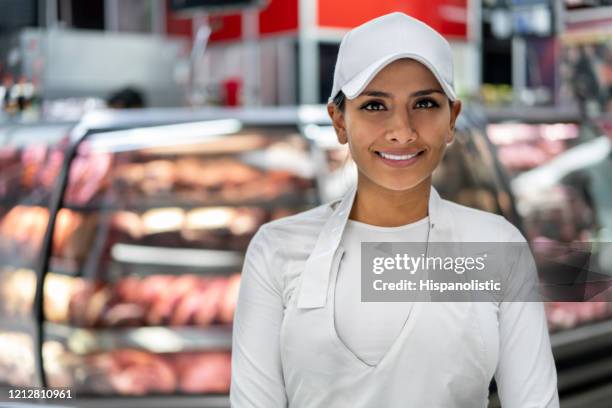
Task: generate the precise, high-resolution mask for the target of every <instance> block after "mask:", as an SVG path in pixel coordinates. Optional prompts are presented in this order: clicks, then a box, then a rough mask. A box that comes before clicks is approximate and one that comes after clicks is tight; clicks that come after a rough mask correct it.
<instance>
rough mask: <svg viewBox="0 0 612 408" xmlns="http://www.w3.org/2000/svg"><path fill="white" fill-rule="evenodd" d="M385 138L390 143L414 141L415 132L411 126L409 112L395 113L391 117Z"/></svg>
mask: <svg viewBox="0 0 612 408" xmlns="http://www.w3.org/2000/svg"><path fill="white" fill-rule="evenodd" d="M385 138H386V139H387V141H388V142H391V143H411V142H413V141H415V140H416V138H417V132H416V130H415V129H414V127H413V121H412V118H411V117H410V113H408V112H405V111H402V112H398V113H396V114H395V115H394V116H393V118H392V119H391V122H390V124H389V129H388V131H387V132H386V134H385Z"/></svg>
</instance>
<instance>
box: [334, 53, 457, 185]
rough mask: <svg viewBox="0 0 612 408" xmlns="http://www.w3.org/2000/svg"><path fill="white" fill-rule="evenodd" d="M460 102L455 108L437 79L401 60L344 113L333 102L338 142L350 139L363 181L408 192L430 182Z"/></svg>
mask: <svg viewBox="0 0 612 408" xmlns="http://www.w3.org/2000/svg"><path fill="white" fill-rule="evenodd" d="M460 111H461V102H460V101H458V100H457V101H455V103H454V105H453V108H452V109H451V108H450V106H449V103H448V98H447V96H446V94H445V93H444V91H443V90H442V87H441V86H440V84H439V83H438V81H437V79H436V77H435V76H434V75H433V74H432V73H431V71H430V70H429V69H427V68H426V67H425V66H424V65H422V64H421V63H419V62H417V61H415V60H412V59H406V58H404V59H399V60H396V61H394V62H392V63H391V64H389V65H387V66H386V67H385V68H383V69H382V70H381V71H380V72H379V73H378V74H377V75H376V76H375V77H374V78H373V79H372V81H370V83H369V84H368V86H367V87H366V88H365V89H364V91H363V92H362V93H361V94H360V95H359V96H357V97H356V98H354V99H352V100H349V99H346V100H345V108H344V112H340V110H339V109H338V108H337V107H336V106H335V105H334V104H330V105H328V112H329V114H330V116H331V118H332V121H333V125H334V128H335V130H336V135H337V137H338V142H339V143H341V144H346V143H348V145H349V150H350V152H351V156H352V158H353V160H354V161H355V163H356V165H357V168H358V172H359V178H360V182H369V183H375V184H377V185H379V186H381V187H384V188H386V189H390V190H396V191H400V190H407V189H411V188H414V187H416V186H418V185H420V184H421V183H423V182H431V174H432V172H433V171H434V170H435V168H436V167H437V166H438V164H439V163H440V161H441V160H442V157H443V155H444V151H445V149H446V145H447V144H448V143H450V142H451V141H452V140H453V136H454V127H455V120H456V118H457V116H458V115H459V112H460Z"/></svg>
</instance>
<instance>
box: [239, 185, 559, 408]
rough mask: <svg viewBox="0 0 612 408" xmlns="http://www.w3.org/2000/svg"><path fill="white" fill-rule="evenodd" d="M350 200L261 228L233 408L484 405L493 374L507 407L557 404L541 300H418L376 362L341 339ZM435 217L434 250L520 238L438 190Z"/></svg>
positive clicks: (249, 264) (247, 278)
mask: <svg viewBox="0 0 612 408" xmlns="http://www.w3.org/2000/svg"><path fill="white" fill-rule="evenodd" d="M355 193H356V187H355V186H353V187H352V188H351V189H350V190H349V191H348V192H347V193H346V194H345V195H344V196H343V197H342V198H341V199H339V200H335V201H333V202H330V203H326V204H323V205H321V206H318V207H316V208H314V209H311V210H308V211H305V212H302V213H299V214H296V215H293V216H290V217H286V218H282V219H279V220H275V221H272V222H269V223H267V224H264V225H263V226H262V227H261V228H260V229H259V230H258V232H257V233H256V234H255V236H254V237H253V239H252V240H251V243H250V244H249V247H248V249H247V253H246V257H245V262H244V266H243V272H242V281H241V287H240V293H239V297H238V304H237V309H236V314H235V318H234V329H233V340H232V383H231V388H230V403H231V406H232V407H234V408H255V407H257V408H281V407H289V408H342V407H351V408H360V407H363V408H369V407H389V408H395V407H397V408H399V407H402V408H403V407H432V408H434V407H435V408H437V407H449V408H478V407H482V408H484V407H486V406H487V403H488V386H489V382H490V380H491V378H492V377H493V376H494V377H495V380H496V382H497V386H498V393H499V397H500V400H501V403H502V407H503V408H536V407H537V408H542V407H544V408H555V407H559V397H558V393H557V374H556V370H555V365H554V360H553V356H552V351H551V346H550V339H549V334H548V330H547V326H546V318H545V315H544V307H543V304H542V303H541V302H415V303H414V308H413V309H412V310H411V314H410V317H409V319H408V321H407V322H406V324H405V325H404V326H403V328H402V329H401V331H400V333H399V335H398V337H397V338H396V339H395V340H394V341H393V343H392V344H391V346H390V347H389V349H388V351H387V352H386V353H385V355H384V356H383V357H382V359H381V360H380V361H379V362H378V364H376V365H375V366H369V365H367V364H365V363H364V362H363V361H362V360H360V359H358V358H357V357H356V356H355V355H354V354H353V353H352V352H351V351H350V350H349V349H348V348H347V347H346V346H345V345H344V344H343V343H342V342H341V341H340V339H339V338H338V336H337V332H336V331H335V330H334V325H333V322H334V321H333V302H330V301H329V299H331V294H332V293H333V292H332V291H333V290H334V285H335V277H336V274H337V271H338V265H339V263H340V260H341V259H342V255H343V254H344V248H343V246H342V245H341V237H342V233H343V231H344V227H345V225H346V223H347V220H348V214H349V213H350V209H351V208H352V205H353V202H354V198H355ZM428 215H429V220H430V223H429V225H430V231H429V235H430V237H429V242H525V238H524V237H523V236H522V234H521V233H520V232H519V230H518V229H517V228H516V227H514V226H513V225H512V224H510V223H509V222H508V221H506V220H505V219H504V218H503V217H501V216H497V215H494V214H490V213H487V212H484V211H479V210H475V209H471V208H468V207H465V206H461V205H458V204H455V203H452V202H450V201H447V200H444V199H442V198H440V196H439V195H438V193H437V191H436V190H435V188H433V187H432V188H431V191H430V197H429V207H428ZM522 261H523V260H517V261H516V263H518V264H521V262H522ZM527 261H529V260H527ZM527 263H528V262H527ZM509 267H512V265H510V266H509Z"/></svg>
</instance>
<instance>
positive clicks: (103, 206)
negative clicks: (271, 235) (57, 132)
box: [64, 189, 318, 212]
mask: <svg viewBox="0 0 612 408" xmlns="http://www.w3.org/2000/svg"><path fill="white" fill-rule="evenodd" d="M135 201H136V200H135ZM316 204H318V197H317V193H316V191H315V190H314V189H311V190H306V191H304V192H303V193H298V194H296V193H291V194H285V195H282V196H280V197H278V198H276V199H274V200H266V199H255V200H244V201H222V200H215V201H200V202H198V201H197V200H188V199H184V200H182V199H177V198H176V196H174V197H172V196H169V197H151V198H143V199H139V200H137V202H130V201H129V200H121V201H119V200H113V201H102V202H101V201H97V202H95V201H94V202H92V203H90V204H87V205H79V204H74V203H70V202H67V203H65V204H64V208H67V209H69V210H73V211H77V212H98V211H105V212H112V211H122V210H125V211H136V212H142V211H146V210H150V209H152V208H167V207H178V208H183V209H194V208H201V207H257V208H263V209H268V210H270V209H276V208H296V207H298V208H301V207H306V206H313V205H316Z"/></svg>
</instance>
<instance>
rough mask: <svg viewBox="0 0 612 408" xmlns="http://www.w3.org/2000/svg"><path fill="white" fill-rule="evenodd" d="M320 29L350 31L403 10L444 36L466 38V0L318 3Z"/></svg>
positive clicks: (330, 0)
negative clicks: (379, 17) (384, 15)
mask: <svg viewBox="0 0 612 408" xmlns="http://www.w3.org/2000/svg"><path fill="white" fill-rule="evenodd" d="M318 2H319V4H318V26H319V27H322V28H340V29H350V28H353V27H357V26H358V25H361V24H363V23H365V22H366V21H368V20H371V19H373V18H375V17H378V16H381V15H383V14H387V13H391V12H394V11H401V12H403V13H406V14H408V15H410V16H413V17H415V18H418V19H419V20H422V21H424V22H425V23H427V24H428V25H430V26H431V27H433V28H434V29H435V30H437V31H438V32H440V34H442V35H444V36H445V37H450V38H458V39H467V16H468V9H467V0H428V1H409V0H376V1H371V2H370V1H367V2H366V1H363V2H355V1H354V0H318Z"/></svg>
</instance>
